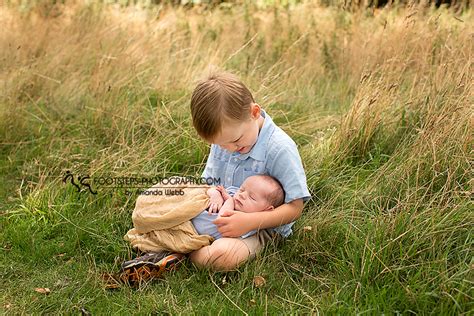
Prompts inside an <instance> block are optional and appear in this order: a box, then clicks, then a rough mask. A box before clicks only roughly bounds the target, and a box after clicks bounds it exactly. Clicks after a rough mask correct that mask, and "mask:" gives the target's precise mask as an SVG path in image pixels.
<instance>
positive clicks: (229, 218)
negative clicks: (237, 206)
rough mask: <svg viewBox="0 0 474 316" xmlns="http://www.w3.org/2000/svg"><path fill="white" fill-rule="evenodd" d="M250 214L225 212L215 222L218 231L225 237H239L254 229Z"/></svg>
mask: <svg viewBox="0 0 474 316" xmlns="http://www.w3.org/2000/svg"><path fill="white" fill-rule="evenodd" d="M248 215H249V214H247V213H244V212H239V211H229V210H227V211H223V212H221V214H219V217H218V218H217V219H216V220H214V221H213V223H214V224H215V225H217V230H218V231H219V233H221V235H222V236H223V237H239V236H242V235H243V234H246V233H248V232H249V231H251V230H252V229H253V227H252V226H251V223H252V221H250V220H249V219H248V218H247V216H248Z"/></svg>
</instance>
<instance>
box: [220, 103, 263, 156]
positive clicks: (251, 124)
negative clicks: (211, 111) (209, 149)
mask: <svg viewBox="0 0 474 316" xmlns="http://www.w3.org/2000/svg"><path fill="white" fill-rule="evenodd" d="M262 124H263V117H261V116H260V106H259V105H258V104H256V103H254V104H253V105H252V106H251V107H250V117H249V118H248V119H247V120H246V121H235V120H234V121H226V122H225V123H224V124H223V127H222V131H221V132H220V133H219V134H218V135H217V136H216V137H214V138H213V139H212V143H213V144H216V145H219V146H220V147H222V148H224V149H225V150H227V151H230V152H239V153H241V154H246V153H248V152H249V151H250V150H251V149H252V147H253V145H255V143H256V142H257V138H258V132H259V130H260V128H261V126H262Z"/></svg>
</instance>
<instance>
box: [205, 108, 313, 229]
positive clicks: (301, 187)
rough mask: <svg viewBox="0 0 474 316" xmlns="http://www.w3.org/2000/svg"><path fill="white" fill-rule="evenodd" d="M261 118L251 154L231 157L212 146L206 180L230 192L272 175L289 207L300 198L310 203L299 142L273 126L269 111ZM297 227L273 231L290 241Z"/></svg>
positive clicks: (219, 148)
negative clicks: (257, 177) (255, 177)
mask: <svg viewBox="0 0 474 316" xmlns="http://www.w3.org/2000/svg"><path fill="white" fill-rule="evenodd" d="M261 115H262V116H263V117H264V119H265V120H264V122H263V125H262V128H261V129H260V132H259V134H258V138H257V142H256V143H255V145H254V146H253V147H252V149H251V150H250V152H248V153H246V154H240V153H239V152H235V153H231V152H229V151H227V150H225V149H223V148H221V147H219V146H218V145H215V144H213V145H211V151H210V154H209V157H208V159H207V163H206V167H205V168H204V172H203V174H202V177H204V178H208V177H212V178H217V179H220V181H221V182H220V184H221V185H223V186H224V187H225V188H226V189H230V188H231V187H237V188H238V187H240V186H241V185H242V182H244V180H245V179H246V178H248V177H250V176H253V175H256V174H268V175H270V176H272V177H274V178H276V179H278V181H280V183H281V185H282V186H283V190H284V191H285V203H289V202H291V201H293V200H296V199H300V198H302V199H303V201H304V202H306V201H307V200H308V199H309V198H310V197H311V195H310V194H309V191H308V186H307V184H306V176H305V173H304V169H303V164H302V163H301V158H300V155H299V153H298V148H297V147H296V144H295V142H294V141H293V140H292V139H291V138H290V137H289V136H288V135H287V134H286V133H285V132H284V131H283V130H282V129H281V128H279V127H278V126H276V125H275V123H273V121H272V119H271V117H270V116H269V115H268V114H266V113H265V111H263V110H262V111H261ZM293 224H294V222H291V223H289V224H285V225H282V226H279V227H275V228H273V230H274V231H275V232H277V233H279V234H280V235H282V236H283V237H285V238H286V237H288V236H289V235H290V234H291V233H292V230H291V226H293ZM250 233H251V232H250ZM250 233H249V234H250ZM246 235H247V234H246ZM244 236H245V235H244Z"/></svg>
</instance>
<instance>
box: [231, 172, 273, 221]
mask: <svg viewBox="0 0 474 316" xmlns="http://www.w3.org/2000/svg"><path fill="white" fill-rule="evenodd" d="M269 190H270V189H269V188H268V186H265V185H263V184H262V183H259V181H258V177H249V178H247V179H246V180H245V181H244V183H242V185H241V186H240V188H239V191H237V192H236V193H235V194H234V202H235V203H234V208H235V209H236V210H237V211H241V212H247V213H251V212H261V211H268V210H271V209H272V208H273V207H272V205H271V204H270V203H269V202H268V200H267V196H268V194H269V193H270V192H269Z"/></svg>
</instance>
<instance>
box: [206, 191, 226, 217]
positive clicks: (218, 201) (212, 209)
mask: <svg viewBox="0 0 474 316" xmlns="http://www.w3.org/2000/svg"><path fill="white" fill-rule="evenodd" d="M222 204H224V199H223V198H222V197H221V196H219V195H218V194H215V195H214V194H213V195H212V196H210V197H209V209H208V212H209V213H217V212H219V210H220V209H221V207H222Z"/></svg>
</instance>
